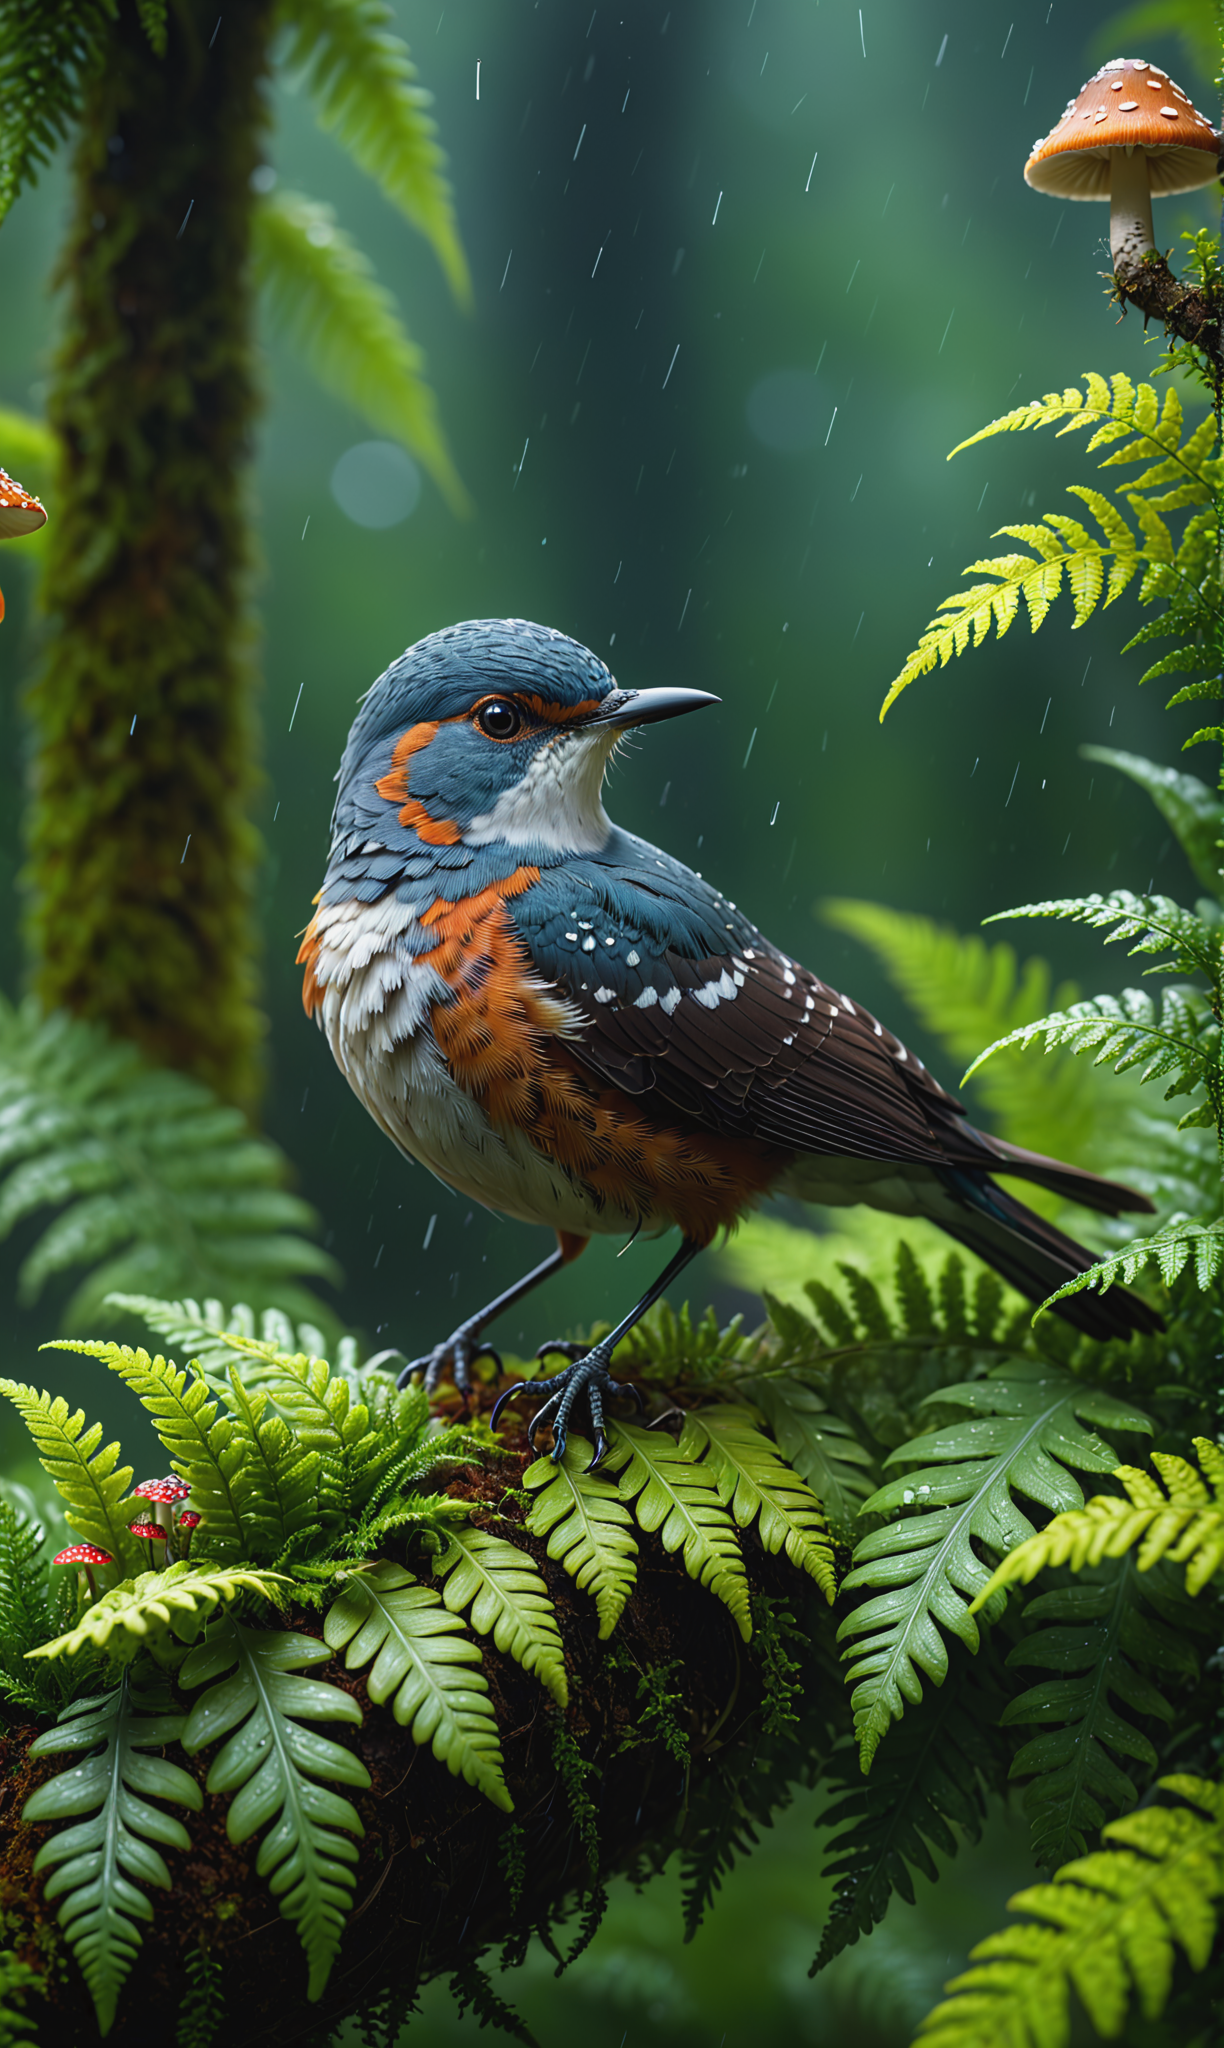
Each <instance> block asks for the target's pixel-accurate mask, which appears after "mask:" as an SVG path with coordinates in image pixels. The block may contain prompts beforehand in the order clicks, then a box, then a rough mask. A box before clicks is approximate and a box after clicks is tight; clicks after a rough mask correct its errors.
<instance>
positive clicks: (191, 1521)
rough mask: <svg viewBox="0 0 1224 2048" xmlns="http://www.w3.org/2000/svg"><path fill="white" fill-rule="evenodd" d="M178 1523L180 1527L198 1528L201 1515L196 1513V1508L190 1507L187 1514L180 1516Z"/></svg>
mask: <svg viewBox="0 0 1224 2048" xmlns="http://www.w3.org/2000/svg"><path fill="white" fill-rule="evenodd" d="M178 1525H179V1528H180V1529H198V1528H199V1526H200V1517H199V1516H198V1515H197V1514H196V1512H195V1510H194V1508H189V1509H188V1511H187V1513H186V1514H185V1515H180V1516H179V1518H178Z"/></svg>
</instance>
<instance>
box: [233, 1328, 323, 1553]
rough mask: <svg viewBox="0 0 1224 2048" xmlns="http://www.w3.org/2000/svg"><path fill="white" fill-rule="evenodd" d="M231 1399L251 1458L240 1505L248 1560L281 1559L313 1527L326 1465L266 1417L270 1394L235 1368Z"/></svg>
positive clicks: (277, 1419) (277, 1420) (279, 1420)
mask: <svg viewBox="0 0 1224 2048" xmlns="http://www.w3.org/2000/svg"><path fill="white" fill-rule="evenodd" d="M228 1395H229V1400H228V1405H229V1407H230V1410H231V1412H232V1414H233V1415H234V1417H235V1419H236V1421H237V1423H238V1436H239V1440H240V1442H241V1443H242V1445H243V1447H244V1449H245V1452H246V1456H245V1459H244V1463H243V1478H244V1480H245V1481H246V1485H245V1486H244V1487H243V1490H242V1494H241V1497H240V1502H239V1513H240V1516H241V1520H242V1529H243V1542H244V1551H245V1555H246V1556H247V1557H250V1558H255V1559H264V1558H279V1557H281V1556H283V1554H284V1552H285V1548H286V1545H288V1544H291V1543H293V1542H295V1541H296V1542H297V1543H299V1544H300V1543H301V1541H302V1533H303V1531H304V1530H305V1529H306V1528H307V1527H308V1526H311V1525H312V1523H313V1518H314V1515H315V1513H316V1512H317V1508H318V1493H319V1471H320V1465H321V1460H320V1458H319V1454H318V1452H317V1451H313V1450H309V1449H307V1448H306V1447H305V1446H304V1445H303V1444H302V1443H301V1442H300V1441H299V1440H298V1438H297V1437H296V1436H295V1434H294V1432H293V1430H292V1429H290V1427H289V1425H288V1423H287V1422H286V1421H285V1419H284V1417H283V1416H280V1415H275V1414H269V1413H268V1412H267V1410H268V1395H267V1394H266V1392H264V1390H263V1389H262V1388H258V1389H255V1390H254V1391H252V1390H251V1389H249V1388H248V1387H247V1386H246V1384H245V1382H244V1380H243V1379H242V1377H241V1375H240V1374H239V1373H238V1372H237V1370H236V1369H235V1368H234V1367H233V1366H231V1367H230V1372H229V1388H228ZM314 1526H317V1524H314Z"/></svg>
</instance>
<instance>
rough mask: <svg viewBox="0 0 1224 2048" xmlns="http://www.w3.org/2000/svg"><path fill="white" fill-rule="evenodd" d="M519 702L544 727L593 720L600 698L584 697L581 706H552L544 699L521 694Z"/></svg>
mask: <svg viewBox="0 0 1224 2048" xmlns="http://www.w3.org/2000/svg"><path fill="white" fill-rule="evenodd" d="M518 701H519V703H520V704H522V705H523V706H524V708H525V709H526V710H528V711H530V712H531V713H532V714H533V715H534V716H535V717H536V718H538V719H539V720H540V722H541V724H543V725H570V724H572V723H573V721H574V720H575V719H581V718H591V717H593V716H594V714H595V712H597V711H598V709H599V705H600V699H599V698H598V697H584V698H583V700H582V702H581V704H550V703H549V702H548V701H547V699H546V698H544V697H535V696H532V697H524V696H522V695H521V694H520V695H519V698H518Z"/></svg>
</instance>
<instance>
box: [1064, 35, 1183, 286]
mask: <svg viewBox="0 0 1224 2048" xmlns="http://www.w3.org/2000/svg"><path fill="white" fill-rule="evenodd" d="M1219 155H1220V137H1219V135H1218V134H1217V133H1216V131H1215V129H1214V128H1213V127H1212V125H1211V122H1210V121H1209V120H1208V119H1207V117H1206V115H1204V114H1200V113H1199V112H1198V110H1197V108H1196V107H1194V106H1193V105H1192V104H1191V102H1190V100H1189V98H1188V96H1187V95H1186V94H1185V93H1184V92H1183V91H1182V89H1181V87H1180V85H1174V83H1173V81H1172V79H1171V78H1170V77H1169V76H1168V74H1167V73H1166V72H1164V71H1162V70H1161V69H1160V67H1159V66H1158V65H1156V64H1149V63H1147V62H1146V60H1145V59H1144V58H1142V57H1113V58H1111V59H1110V61H1109V63H1108V64H1103V65H1102V66H1101V69H1100V70H1099V71H1098V72H1096V73H1095V75H1094V76H1093V77H1092V78H1090V79H1089V80H1088V82H1087V84H1086V85H1084V86H1083V87H1082V88H1081V90H1080V94H1079V97H1078V99H1073V100H1068V102H1067V106H1066V110H1065V112H1064V114H1063V117H1062V119H1061V121H1059V122H1058V124H1057V126H1056V127H1054V128H1052V129H1051V130H1050V133H1049V134H1048V135H1046V136H1043V137H1042V139H1041V140H1040V141H1039V142H1035V143H1034V144H1033V153H1032V155H1031V156H1030V158H1029V160H1028V162H1027V163H1026V165H1025V166H1024V176H1025V182H1026V183H1027V184H1029V185H1032V186H1033V187H1034V189H1035V190H1036V191H1038V192H1050V193H1052V194H1054V196H1055V197H1056V198H1059V199H1108V201H1109V246H1110V249H1111V250H1112V252H1113V261H1114V269H1115V270H1116V269H1117V268H1118V267H1119V265H1120V264H1121V263H1123V262H1127V263H1134V262H1136V261H1137V260H1138V259H1139V258H1140V257H1142V256H1144V255H1146V254H1147V252H1148V250H1150V249H1153V248H1154V247H1155V241H1154V238H1153V231H1152V195H1153V193H1155V194H1156V195H1157V196H1160V195H1161V194H1163V193H1168V192H1192V191H1194V190H1195V189H1196V188H1197V187H1198V186H1200V185H1210V184H1211V182H1212V180H1213V179H1214V178H1215V177H1217V176H1218V175H1219V172H1218V161H1219Z"/></svg>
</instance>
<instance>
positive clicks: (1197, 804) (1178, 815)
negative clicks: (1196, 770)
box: [1080, 647, 1224, 896]
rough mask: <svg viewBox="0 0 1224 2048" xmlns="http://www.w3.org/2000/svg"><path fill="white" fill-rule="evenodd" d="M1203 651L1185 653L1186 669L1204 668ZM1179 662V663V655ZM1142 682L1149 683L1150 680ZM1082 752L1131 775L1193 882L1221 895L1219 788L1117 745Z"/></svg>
mask: <svg viewBox="0 0 1224 2048" xmlns="http://www.w3.org/2000/svg"><path fill="white" fill-rule="evenodd" d="M1204 652H1205V650H1204V649H1203V648H1201V647H1191V648H1186V649H1184V650H1183V653H1184V654H1185V656H1186V661H1185V664H1184V665H1185V666H1193V667H1194V668H1199V667H1201V666H1202V663H1203V656H1204ZM1191 657H1193V660H1191ZM1174 659H1175V657H1174V656H1172V655H1168V656H1166V658H1165V661H1164V662H1158V663H1157V668H1158V669H1163V668H1164V667H1165V666H1166V665H1167V664H1168V663H1170V662H1172V661H1173V660H1174ZM1176 659H1177V660H1178V661H1179V664H1180V663H1181V656H1180V655H1179V656H1178V657H1176ZM1148 673H1149V674H1151V673H1152V671H1151V670H1149V671H1148ZM1141 681H1143V682H1146V681H1147V676H1144V677H1142V678H1141ZM1080 753H1081V755H1082V757H1083V759H1084V760H1085V761H1100V762H1101V763H1102V764H1103V765H1104V766H1105V767H1106V768H1116V769H1117V770H1118V772H1119V774H1122V775H1128V776H1129V777H1130V779H1131V781H1132V782H1137V783H1138V785H1139V787H1140V789H1145V790H1146V791H1147V793H1148V795H1149V796H1150V797H1151V799H1152V802H1153V803H1154V804H1155V806H1156V808H1157V810H1158V811H1159V812H1160V815H1161V817H1162V818H1163V819H1164V821H1165V823H1166V825H1167V826H1168V827H1169V830H1170V831H1171V832H1172V833H1173V835H1174V837H1175V838H1176V840H1177V843H1178V845H1179V846H1180V847H1181V850H1182V852H1183V853H1184V854H1185V856H1186V859H1187V860H1188V861H1189V863H1190V866H1191V867H1192V868H1193V870H1194V876H1195V880H1196V881H1197V882H1198V883H1199V886H1200V887H1201V888H1203V889H1207V890H1209V891H1210V892H1211V894H1212V895H1213V896H1217V895H1218V894H1219V892H1220V861H1221V850H1220V841H1221V839H1222V838H1224V807H1221V804H1220V799H1219V796H1218V795H1217V793H1216V792H1215V790H1213V789H1209V788H1208V787H1207V784H1206V783H1205V782H1200V780H1199V778H1198V776H1197V775H1182V774H1179V773H1178V771H1177V769H1176V768H1165V767H1163V766H1162V765H1161V764H1160V763H1159V762H1157V761H1145V760H1144V758H1143V756H1142V755H1141V754H1123V753H1118V752H1116V751H1115V749H1114V748H1113V747H1081V748H1080Z"/></svg>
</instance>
